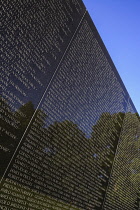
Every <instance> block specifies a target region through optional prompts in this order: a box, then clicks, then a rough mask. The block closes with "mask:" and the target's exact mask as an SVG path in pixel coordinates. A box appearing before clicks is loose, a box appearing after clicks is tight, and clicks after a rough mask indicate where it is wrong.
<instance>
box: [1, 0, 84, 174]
mask: <svg viewBox="0 0 140 210" xmlns="http://www.w3.org/2000/svg"><path fill="white" fill-rule="evenodd" d="M84 12H85V8H84V6H83V4H79V3H78V1H77V0H76V1H72V0H69V1H66V2H65V1H64V0H59V1H56V2H55V1H52V0H47V1H36V0H30V1H24V2H23V1H20V0H17V1H6V2H5V1H3V4H2V16H3V18H2V57H1V58H2V59H1V63H2V70H1V73H0V75H1V78H2V86H1V87H2V98H1V99H0V100H1V103H2V118H1V120H2V121H1V123H2V126H1V131H2V140H1V155H2V156H1V158H0V168H1V171H0V176H2V175H3V173H4V171H5V169H6V167H7V164H8V163H9V160H10V159H11V157H12V155H13V153H14V151H15V149H16V147H17V145H18V143H19V142H20V139H21V138H22V135H23V133H24V131H25V129H26V127H27V126H28V124H29V122H30V119H31V118H32V116H33V114H34V111H35V109H36V108H37V106H38V104H39V102H40V100H41V98H42V96H43V94H44V92H45V91H46V88H47V87H48V85H49V83H50V81H51V78H52V77H53V75H54V73H55V71H56V70H57V67H58V65H59V63H60V61H61V59H62V57H63V55H64V53H65V50H66V48H67V46H68V45H69V43H70V41H71V38H72V36H73V34H74V33H75V30H76V29H77V27H78V25H79V23H80V21H81V18H82V16H83V15H84Z"/></svg>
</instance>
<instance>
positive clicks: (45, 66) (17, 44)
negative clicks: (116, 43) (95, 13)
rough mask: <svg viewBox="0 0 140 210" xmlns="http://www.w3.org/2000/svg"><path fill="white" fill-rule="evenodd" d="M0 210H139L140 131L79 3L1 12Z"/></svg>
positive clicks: (14, 5) (30, 4)
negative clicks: (0, 112)
mask: <svg viewBox="0 0 140 210" xmlns="http://www.w3.org/2000/svg"><path fill="white" fill-rule="evenodd" d="M2 3H3V5H2V9H3V19H2V21H3V33H2V41H3V45H2V46H3V48H2V49H3V55H2V59H3V61H2V71H1V77H2V97H1V104H2V106H1V107H2V114H1V116H2V118H1V121H0V122H1V131H2V132H1V140H0V168H1V170H0V176H1V188H0V198H1V199H0V208H1V209H2V210H4V209H7V210H11V209H28V210H29V209H32V210H33V209H37V210H43V209H44V210H47V209H50V210H51V209H56V210H61V209H71V210H72V209H73V210H78V209H84V210H85V209H87V210H93V209H95V210H101V209H106V210H109V209H110V210H118V209H121V210H122V209H124V210H133V209H138V208H139V188H140V180H139V174H140V164H139V157H140V155H139V151H140V121H139V118H138V114H136V112H137V111H136V109H135V107H134V105H133V103H132V101H131V99H130V97H129V94H128V92H127V91H126V89H125V87H124V85H123V83H122V81H121V79H120V77H119V75H118V72H117V70H116V68H115V66H114V64H113V62H112V60H111V58H110V56H109V54H108V52H107V50H106V48H105V46H104V44H103V42H102V40H101V38H100V36H99V34H98V32H97V30H96V28H95V26H94V25H93V23H92V21H91V19H90V17H89V15H88V13H87V12H86V9H85V7H84V5H83V3H82V2H81V1H79V0H67V1H64V0H57V1H54V0H51V1H50V0H43V1H37V0H29V1H24V2H23V1H20V0H16V1H6V2H4V1H3V2H2Z"/></svg>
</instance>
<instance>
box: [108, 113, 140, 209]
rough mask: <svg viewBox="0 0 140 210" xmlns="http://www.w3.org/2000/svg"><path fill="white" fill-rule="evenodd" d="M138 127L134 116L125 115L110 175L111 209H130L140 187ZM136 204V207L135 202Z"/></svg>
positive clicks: (139, 138) (139, 135) (109, 199)
mask: <svg viewBox="0 0 140 210" xmlns="http://www.w3.org/2000/svg"><path fill="white" fill-rule="evenodd" d="M139 126H140V125H139V122H138V118H137V117H136V115H135V114H132V113H126V115H125V118H124V122H123V127H122V132H121V136H120V139H121V141H120V143H119V148H118V152H117V154H116V160H115V164H114V169H113V174H112V180H113V181H112V185H111V186H110V188H109V192H111V196H110V198H108V201H109V202H110V203H111V204H112V208H118V207H119V206H121V207H122V209H129V208H131V206H132V205H133V204H134V202H135V199H136V195H135V193H136V192H138V188H139V187H140V161H139V154H138V151H139V145H140V130H139V128H140V127H139ZM136 203H137V204H136V205H138V202H137V201H136Z"/></svg>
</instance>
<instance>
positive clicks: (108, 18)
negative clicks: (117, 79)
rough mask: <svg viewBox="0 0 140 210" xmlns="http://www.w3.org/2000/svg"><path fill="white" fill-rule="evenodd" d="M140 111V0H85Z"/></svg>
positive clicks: (139, 111)
mask: <svg viewBox="0 0 140 210" xmlns="http://www.w3.org/2000/svg"><path fill="white" fill-rule="evenodd" d="M83 2H84V4H85V6H86V8H87V10H88V12H89V14H90V16H91V18H92V20H93V22H94V24H95V26H96V27H97V30H98V32H99V34H100V36H101V38H102V40H103V42H104V44H105V46H106V48H107V50H108V52H109V54H110V56H111V58H112V60H113V62H114V64H115V66H116V68H117V70H118V72H119V74H120V76H121V78H122V80H123V82H124V85H125V87H126V89H127V90H128V93H129V95H130V97H131V99H132V101H133V103H134V105H135V107H136V109H137V111H138V113H139V114H140V0H83Z"/></svg>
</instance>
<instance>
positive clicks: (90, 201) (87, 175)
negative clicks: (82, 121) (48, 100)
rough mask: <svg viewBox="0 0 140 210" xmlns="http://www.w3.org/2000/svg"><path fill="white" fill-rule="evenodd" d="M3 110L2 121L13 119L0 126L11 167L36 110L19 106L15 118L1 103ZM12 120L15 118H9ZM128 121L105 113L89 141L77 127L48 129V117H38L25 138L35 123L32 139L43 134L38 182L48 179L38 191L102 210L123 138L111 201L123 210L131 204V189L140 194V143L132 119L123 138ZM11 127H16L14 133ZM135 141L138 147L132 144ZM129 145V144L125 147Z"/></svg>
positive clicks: (57, 124)
mask: <svg viewBox="0 0 140 210" xmlns="http://www.w3.org/2000/svg"><path fill="white" fill-rule="evenodd" d="M2 106H3V109H4V112H3V115H7V116H9V122H8V121H7V122H6V121H4V120H1V123H2V125H3V127H4V128H5V130H4V129H3V130H2V131H3V132H2V141H1V145H3V146H5V147H6V148H8V149H9V151H10V152H9V153H8V152H5V153H1V159H2V160H6V159H7V163H8V161H9V159H10V157H11V154H12V153H13V151H14V150H15V147H16V145H17V144H18V142H19V140H20V138H21V137H22V135H23V133H24V131H25V129H26V128H27V126H28V125H29V122H30V119H31V117H32V116H33V114H34V111H35V109H34V106H33V104H32V102H28V103H26V104H25V105H24V106H21V107H20V108H19V110H17V111H16V112H12V111H11V110H10V107H9V106H8V105H7V104H6V102H5V101H2ZM10 116H12V117H11V118H10ZM124 117H125V114H124V113H116V114H112V115H111V114H110V113H103V114H102V115H101V116H100V118H99V120H98V121H97V123H96V125H94V126H93V132H92V136H91V138H90V139H87V138H86V137H85V134H84V133H83V132H82V131H81V130H80V129H79V128H78V126H77V125H76V124H74V123H73V122H71V121H68V120H65V121H63V122H54V123H53V124H52V125H50V126H49V127H47V128H46V127H45V120H46V115H45V114H44V113H43V111H41V110H38V111H36V114H35V116H34V119H33V122H32V123H31V126H30V127H29V130H28V132H27V133H30V131H31V130H32V128H33V126H34V124H33V123H34V122H35V123H37V124H38V125H37V131H35V130H33V131H34V132H33V131H32V135H34V136H33V138H34V139H37V138H38V137H37V136H36V133H38V134H39V139H38V140H37V141H36V142H38V143H37V144H36V145H35V147H34V151H36V150H38V151H40V152H42V153H40V154H42V156H41V157H40V158H39V159H38V167H40V166H41V170H40V176H41V177H43V178H44V185H43V186H42V187H41V189H40V190H41V191H42V192H45V193H46V194H48V195H50V196H52V197H57V198H58V199H61V200H64V201H65V202H67V203H73V204H74V205H76V206H78V207H81V208H84V209H86V208H87V206H88V208H89V209H93V208H94V209H101V204H99V203H103V199H104V196H105V192H106V189H107V186H108V180H109V177H110V172H111V169H112V164H113V161H114V156H115V152H116V148H117V145H118V141H119V138H120V135H121V136H122V135H123V136H122V137H121V138H123V139H124V141H123V143H122V144H121V145H120V147H119V151H120V152H119V155H117V160H116V161H117V164H116V165H115V171H119V173H117V176H115V183H114V185H113V188H112V196H113V200H114V198H115V199H116V202H118V200H119V202H121V204H122V206H123V205H125V204H126V202H128V203H129V199H128V198H129V197H130V195H131V193H132V189H133V187H135V189H136V191H138V184H139V180H140V178H139V177H140V171H139V167H140V165H139V159H138V153H137V152H138V148H139V141H140V137H139V135H135V133H136V131H133V132H132V128H131V126H130V124H133V125H134V126H133V127H134V128H135V127H136V126H137V120H135V119H134V116H133V114H131V113H130V114H129V118H128V120H125V125H124V126H125V129H124V128H123V134H121V133H122V124H123V122H124ZM13 119H14V120H15V121H14V120H13ZM13 123H14V125H16V126H17V127H16V126H15V128H13ZM6 130H7V131H9V133H11V137H10V136H8V134H7V133H6ZM133 130H134V129H133ZM35 132H36V133H35ZM12 134H13V136H15V137H16V138H15V139H13V136H12ZM128 134H129V135H128ZM134 135H135V138H136V141H133V139H132V138H133V136H134ZM128 137H132V138H128ZM40 139H43V141H41V140H40ZM125 139H129V140H127V141H125ZM34 151H33V152H34ZM130 153H131V156H130ZM7 154H9V156H8V155H7ZM3 162H4V161H3ZM36 163H37V162H36ZM5 165H6V164H5V162H4V165H2V164H1V168H2V167H3V170H4V167H5ZM27 170H28V171H29V173H28V174H31V171H30V170H31V168H30V167H29V166H28V167H27ZM128 173H129V176H128ZM33 182H34V183H33V184H32V188H36V185H37V180H36V178H34V181H33ZM122 183H123V184H122ZM45 186H47V187H45ZM48 186H50V187H48ZM124 186H125V188H126V189H125V190H124ZM50 189H51V190H50ZM124 191H125V194H124V193H123V192H124ZM96 201H97V202H96ZM112 202H114V201H112ZM137 203H138V201H136V205H138V204H137Z"/></svg>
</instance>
